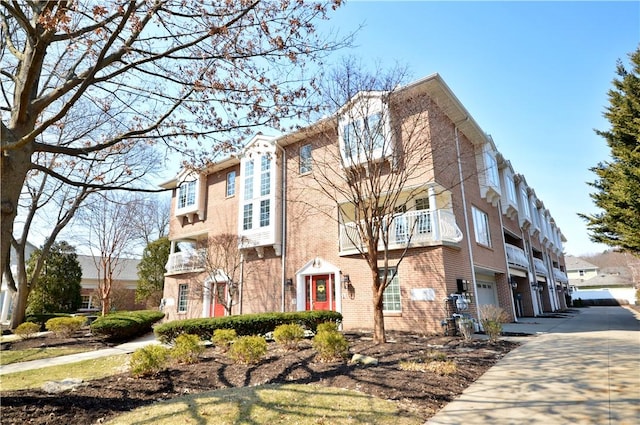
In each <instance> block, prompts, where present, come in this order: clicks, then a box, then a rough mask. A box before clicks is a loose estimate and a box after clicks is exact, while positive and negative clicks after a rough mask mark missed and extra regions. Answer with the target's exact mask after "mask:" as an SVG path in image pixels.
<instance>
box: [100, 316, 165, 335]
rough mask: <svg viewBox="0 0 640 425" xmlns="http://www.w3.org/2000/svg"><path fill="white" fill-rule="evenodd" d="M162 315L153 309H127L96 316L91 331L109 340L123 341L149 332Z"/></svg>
mask: <svg viewBox="0 0 640 425" xmlns="http://www.w3.org/2000/svg"><path fill="white" fill-rule="evenodd" d="M163 317H164V313H162V312H161V311H155V310H141V311H128V312H126V311H125V312H119V313H113V314H108V315H106V316H101V317H98V318H97V319H96V320H94V321H93V323H91V332H92V333H93V334H94V335H98V336H102V337H104V338H105V339H107V340H109V341H124V340H129V339H132V338H136V337H138V336H142V335H144V334H146V333H149V332H151V330H152V326H153V324H154V323H156V322H157V321H159V320H161V319H162V318H163Z"/></svg>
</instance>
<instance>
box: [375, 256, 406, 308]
mask: <svg viewBox="0 0 640 425" xmlns="http://www.w3.org/2000/svg"><path fill="white" fill-rule="evenodd" d="M385 274H386V275H387V279H389V280H388V285H387V287H386V288H385V290H384V293H383V294H382V311H383V312H385V313H400V312H402V304H401V302H400V279H399V278H398V269H397V268H396V267H389V268H387V269H380V270H378V279H380V280H381V281H382V280H383V279H384V276H385Z"/></svg>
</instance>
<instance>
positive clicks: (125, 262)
mask: <svg viewBox="0 0 640 425" xmlns="http://www.w3.org/2000/svg"><path fill="white" fill-rule="evenodd" d="M98 261H99V258H97V257H93V256H91V255H78V262H79V263H80V267H81V268H82V279H83V280H97V279H98V267H97V266H96V262H98ZM139 263H140V260H138V259H135V258H121V259H119V260H118V267H117V268H116V270H115V276H114V277H115V279H116V280H118V281H131V282H136V281H137V280H138V264H139ZM100 275H101V274H100Z"/></svg>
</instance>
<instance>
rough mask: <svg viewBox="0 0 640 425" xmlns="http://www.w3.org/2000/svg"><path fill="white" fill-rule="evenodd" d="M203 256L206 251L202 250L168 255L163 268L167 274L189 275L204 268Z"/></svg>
mask: <svg viewBox="0 0 640 425" xmlns="http://www.w3.org/2000/svg"><path fill="white" fill-rule="evenodd" d="M205 255H206V249H204V248H201V249H196V250H193V251H186V252H174V253H173V254H169V260H168V261H167V265H166V266H165V269H166V270H167V274H175V273H189V272H194V271H198V270H201V269H202V268H203V267H204V259H205Z"/></svg>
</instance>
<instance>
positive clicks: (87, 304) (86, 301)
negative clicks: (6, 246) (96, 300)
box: [80, 295, 97, 310]
mask: <svg viewBox="0 0 640 425" xmlns="http://www.w3.org/2000/svg"><path fill="white" fill-rule="evenodd" d="M91 301H92V297H91V295H82V302H81V303H80V309H81V310H90V309H92V308H96V307H97V306H95V305H93V303H92V302H91Z"/></svg>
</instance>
